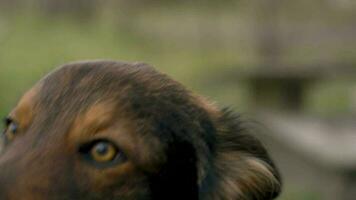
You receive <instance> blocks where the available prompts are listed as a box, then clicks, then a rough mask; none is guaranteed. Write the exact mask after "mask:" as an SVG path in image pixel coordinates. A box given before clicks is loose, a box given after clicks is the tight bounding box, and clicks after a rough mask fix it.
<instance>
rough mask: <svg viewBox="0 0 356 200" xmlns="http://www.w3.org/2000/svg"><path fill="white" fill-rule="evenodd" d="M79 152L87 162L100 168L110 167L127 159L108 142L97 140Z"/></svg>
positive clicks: (84, 146)
mask: <svg viewBox="0 0 356 200" xmlns="http://www.w3.org/2000/svg"><path fill="white" fill-rule="evenodd" d="M79 152H80V153H81V154H82V155H83V156H84V158H85V160H87V161H89V163H91V164H93V165H95V166H98V167H109V166H112V165H115V164H118V163H120V162H122V161H124V160H125V159H126V158H125V156H124V154H123V153H122V152H121V151H120V150H119V148H118V147H117V146H116V145H115V144H113V143H112V142H110V141H107V140H96V141H93V142H90V143H88V144H85V145H83V146H82V147H81V148H80V149H79Z"/></svg>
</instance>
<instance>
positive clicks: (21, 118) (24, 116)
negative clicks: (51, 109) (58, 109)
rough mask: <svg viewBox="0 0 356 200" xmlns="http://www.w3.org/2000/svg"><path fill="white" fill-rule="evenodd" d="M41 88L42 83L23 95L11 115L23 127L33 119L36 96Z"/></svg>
mask: <svg viewBox="0 0 356 200" xmlns="http://www.w3.org/2000/svg"><path fill="white" fill-rule="evenodd" d="M41 88H42V85H41V84H38V85H36V86H34V87H33V88H31V89H30V90H28V91H27V92H26V93H25V94H24V95H23V96H22V98H21V99H20V101H19V102H18V104H17V106H16V107H15V109H14V110H13V111H12V112H11V113H10V117H12V118H14V119H15V120H16V121H17V122H18V123H19V125H20V128H21V129H25V128H27V127H28V125H29V124H30V123H31V121H32V118H33V115H34V109H35V108H34V106H35V102H36V96H37V95H38V93H39V91H40V90H41Z"/></svg>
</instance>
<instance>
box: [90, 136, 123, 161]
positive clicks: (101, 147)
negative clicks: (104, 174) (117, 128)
mask: <svg viewBox="0 0 356 200" xmlns="http://www.w3.org/2000/svg"><path fill="white" fill-rule="evenodd" d="M117 154H118V151H117V149H116V147H115V146H114V145H113V144H111V143H110V142H106V141H99V142H97V143H96V144H94V145H93V146H92V148H91V150H90V155H91V157H92V158H93V160H95V161H96V162H110V161H113V160H114V159H115V157H116V156H117Z"/></svg>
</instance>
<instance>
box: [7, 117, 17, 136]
mask: <svg viewBox="0 0 356 200" xmlns="http://www.w3.org/2000/svg"><path fill="white" fill-rule="evenodd" d="M4 121H5V131H4V135H5V137H6V139H7V140H9V141H11V140H13V139H14V137H15V135H16V134H17V132H18V129H19V126H18V124H17V123H16V122H15V121H14V120H13V119H12V118H5V120H4Z"/></svg>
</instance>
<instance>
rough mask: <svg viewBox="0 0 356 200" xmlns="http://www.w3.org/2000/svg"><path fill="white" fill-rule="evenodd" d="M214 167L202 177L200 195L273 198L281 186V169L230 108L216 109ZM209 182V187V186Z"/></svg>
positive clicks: (220, 199)
mask: <svg viewBox="0 0 356 200" xmlns="http://www.w3.org/2000/svg"><path fill="white" fill-rule="evenodd" d="M212 117H213V118H215V126H216V131H217V136H216V137H217V138H216V143H217V144H216V149H215V151H216V152H215V155H214V158H213V168H212V169H211V171H210V172H208V173H207V175H206V177H205V178H203V180H202V186H203V187H201V191H200V196H201V199H206V200H226V199H229V200H272V199H274V198H276V197H277V196H278V195H279V193H280V190H281V179H280V176H279V173H278V171H277V169H276V167H275V165H274V164H273V162H272V160H271V159H270V157H269V156H268V154H267V151H266V150H265V148H264V147H263V146H262V144H261V143H260V141H258V140H257V139H256V138H254V137H253V136H252V135H250V134H248V130H246V129H244V128H243V127H242V125H241V122H240V119H239V118H238V117H237V116H234V114H232V113H231V112H230V111H228V110H223V111H221V112H216V113H215V114H214V116H212ZM207 185H208V186H209V187H207Z"/></svg>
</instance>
